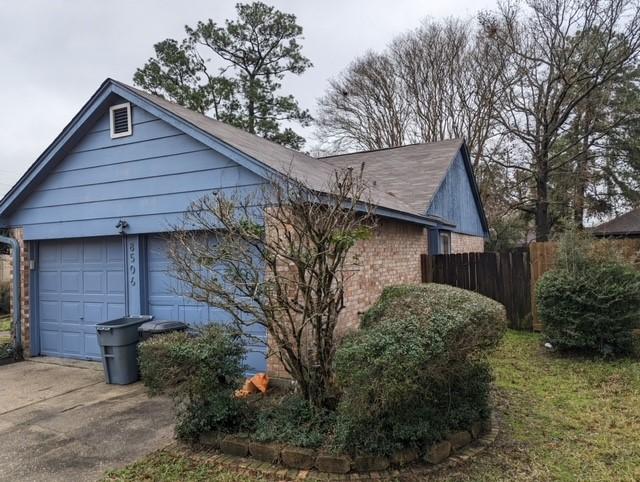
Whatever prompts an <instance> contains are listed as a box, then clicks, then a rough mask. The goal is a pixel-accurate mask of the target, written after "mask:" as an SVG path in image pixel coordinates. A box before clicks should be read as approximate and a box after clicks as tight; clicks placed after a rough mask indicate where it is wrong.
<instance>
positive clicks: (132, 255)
mask: <svg viewBox="0 0 640 482" xmlns="http://www.w3.org/2000/svg"><path fill="white" fill-rule="evenodd" d="M128 251H129V285H130V286H136V283H137V280H136V264H137V257H138V256H137V252H136V242H135V241H134V240H131V241H129V250H128Z"/></svg>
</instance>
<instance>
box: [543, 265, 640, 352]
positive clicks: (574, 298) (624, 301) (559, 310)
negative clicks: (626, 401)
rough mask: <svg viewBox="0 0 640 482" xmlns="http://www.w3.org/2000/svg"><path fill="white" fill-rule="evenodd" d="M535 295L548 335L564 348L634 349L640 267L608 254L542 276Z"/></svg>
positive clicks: (639, 320)
mask: <svg viewBox="0 0 640 482" xmlns="http://www.w3.org/2000/svg"><path fill="white" fill-rule="evenodd" d="M536 299H537V304H538V314H539V316H540V320H541V321H542V323H543V325H544V332H545V335H546V336H547V338H548V339H549V341H550V342H551V343H552V344H553V345H554V346H556V347H558V348H559V349H561V350H586V351H590V352H594V353H598V354H601V355H604V356H610V355H627V354H631V352H632V351H633V336H632V332H633V330H634V329H635V328H638V327H639V326H640V325H639V323H640V272H638V271H636V270H635V269H633V267H631V266H629V265H625V264H623V263H621V262H618V261H610V260H606V259H604V260H602V259H600V260H598V259H593V260H591V262H588V263H580V264H578V265H576V266H575V267H573V268H568V267H566V266H561V267H559V268H558V269H554V270H552V271H548V272H547V273H545V274H544V276H542V278H541V279H540V281H539V282H538V285H537V287H536Z"/></svg>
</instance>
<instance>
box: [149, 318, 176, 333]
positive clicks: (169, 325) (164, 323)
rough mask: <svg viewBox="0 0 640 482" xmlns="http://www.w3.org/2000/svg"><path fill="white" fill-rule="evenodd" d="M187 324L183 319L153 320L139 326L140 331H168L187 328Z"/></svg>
mask: <svg viewBox="0 0 640 482" xmlns="http://www.w3.org/2000/svg"><path fill="white" fill-rule="evenodd" d="M186 329H187V324H186V323H182V322H181V321H172V320H153V321H147V322H146V323H143V324H142V325H140V327H139V328H138V332H140V333H166V332H168V331H180V330H186Z"/></svg>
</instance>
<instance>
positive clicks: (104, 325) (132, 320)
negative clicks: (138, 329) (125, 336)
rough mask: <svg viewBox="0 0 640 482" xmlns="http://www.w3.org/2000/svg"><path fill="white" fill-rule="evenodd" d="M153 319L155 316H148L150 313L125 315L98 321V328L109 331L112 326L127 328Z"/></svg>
mask: <svg viewBox="0 0 640 482" xmlns="http://www.w3.org/2000/svg"><path fill="white" fill-rule="evenodd" d="M152 319H153V316H148V315H136V316H125V317H123V318H117V319H115V320H109V321H103V322H101V323H96V329H97V330H98V331H109V330H111V329H112V328H126V327H128V326H131V325H136V324H140V323H143V322H148V321H149V320H152Z"/></svg>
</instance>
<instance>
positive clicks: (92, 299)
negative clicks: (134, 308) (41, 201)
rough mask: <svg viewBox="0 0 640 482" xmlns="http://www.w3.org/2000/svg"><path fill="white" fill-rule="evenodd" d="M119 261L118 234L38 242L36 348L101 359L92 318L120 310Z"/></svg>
mask: <svg viewBox="0 0 640 482" xmlns="http://www.w3.org/2000/svg"><path fill="white" fill-rule="evenodd" d="M123 266H124V255H123V249H122V240H121V238H86V239H70V240H60V241H43V242H41V243H40V248H39V266H38V317H39V326H40V352H41V354H43V355H51V356H60V357H71V358H82V359H89V360H99V359H100V347H99V346H98V343H97V338H96V328H95V325H96V323H99V322H101V321H106V320H110V319H114V318H119V317H121V316H124V313H125V294H124V267H123Z"/></svg>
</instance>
